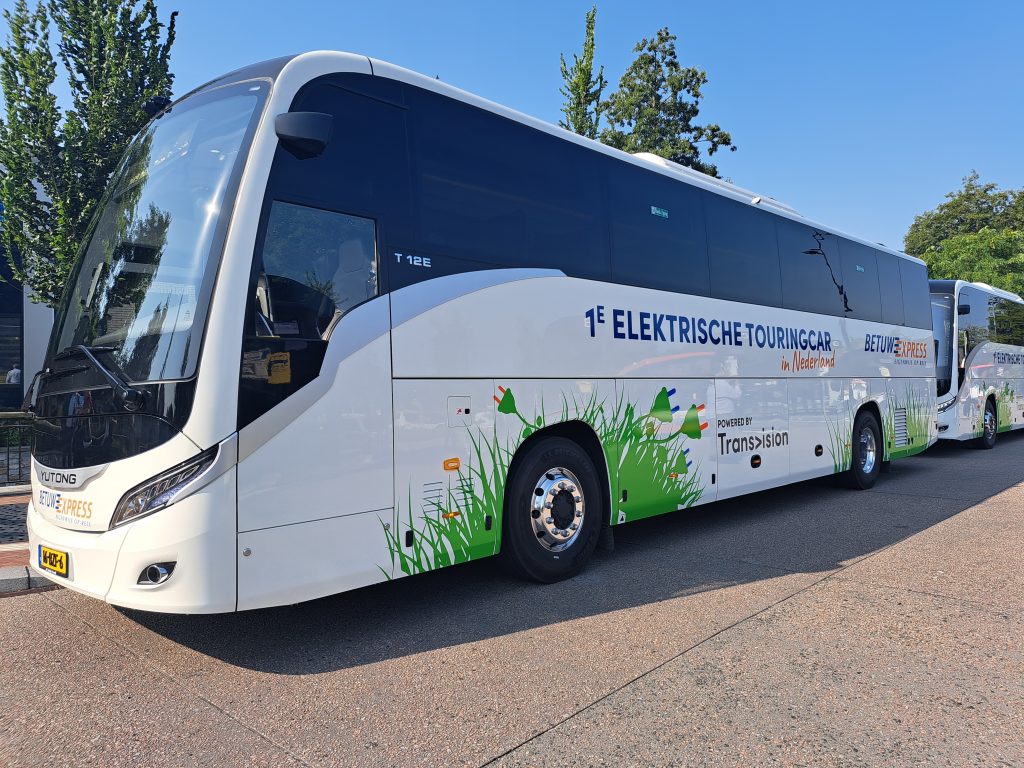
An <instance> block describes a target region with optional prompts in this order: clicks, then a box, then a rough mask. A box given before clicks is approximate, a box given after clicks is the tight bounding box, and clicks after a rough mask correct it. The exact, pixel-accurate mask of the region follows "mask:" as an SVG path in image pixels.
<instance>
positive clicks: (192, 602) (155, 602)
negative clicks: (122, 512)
mask: <svg viewBox="0 0 1024 768" xmlns="http://www.w3.org/2000/svg"><path fill="white" fill-rule="evenodd" d="M235 508H236V506H235V472H234V469H232V470H230V471H228V472H225V473H224V474H223V475H221V476H220V477H219V478H217V479H216V480H214V481H213V482H211V483H210V484H209V485H207V486H206V487H204V488H202V489H201V490H199V491H197V492H195V493H193V494H192V495H190V496H188V497H186V498H184V499H181V500H180V501H177V502H175V503H174V504H172V505H171V506H169V507H166V508H165V509H162V510H160V511H159V512H155V513H154V514H152V515H149V516H148V517H143V518H141V519H139V520H136V521H135V522H131V523H127V524H125V525H123V526H119V527H117V528H114V529H113V530H110V531H104V532H101V533H86V532H82V531H75V530H68V529H65V528H61V527H59V526H56V525H54V524H53V523H50V522H48V521H47V520H46V519H44V518H43V516H42V515H40V514H39V513H38V512H36V510H35V504H34V503H30V504H29V507H28V534H29V545H30V550H29V564H30V566H31V568H32V570H33V571H34V572H35V573H38V574H39V575H41V576H44V577H45V578H47V579H49V580H50V581H52V582H53V583H55V584H59V585H60V586H62V587H67V588H68V589H71V590H74V591H76V592H81V593H82V594H84V595H88V596H90V597H95V598H97V599H99V600H105V601H106V602H108V603H111V604H113V605H119V606H123V607H125V608H135V609H139V610H144V611H160V612H165V613H223V612H226V611H233V610H235V604H236V597H237V591H236V562H237V554H236V551H235V550H236V542H237V536H236V518H235ZM41 544H45V545H46V546H47V547H51V548H53V549H57V550H60V551H62V552H67V553H68V576H67V578H63V577H61V576H57V575H55V574H53V573H50V572H49V571H46V570H43V569H41V568H40V567H39V545H41ZM167 562H173V563H175V568H174V572H173V573H172V574H171V577H170V578H169V579H168V580H167V581H165V582H164V583H162V584H139V583H138V582H139V575H140V574H141V573H142V572H143V570H144V569H145V568H146V567H147V566H148V565H150V564H153V563H167Z"/></svg>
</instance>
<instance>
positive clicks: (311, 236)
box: [239, 200, 377, 426]
mask: <svg viewBox="0 0 1024 768" xmlns="http://www.w3.org/2000/svg"><path fill="white" fill-rule="evenodd" d="M376 294H377V253H376V227H375V224H374V222H373V220H372V219H366V218H363V217H360V216H351V215H347V214H344V213H336V212H333V211H325V210H320V209H316V208H309V207H306V206H302V205H294V204H291V203H285V202H282V201H280V200H275V201H274V202H273V203H272V204H271V208H270V215H269V217H268V220H267V224H266V229H265V234H264V236H263V242H262V249H261V250H260V251H258V253H257V263H256V270H255V274H254V276H253V282H252V285H251V286H250V297H249V316H248V318H247V322H246V328H245V336H244V338H243V341H242V370H241V383H240V393H239V423H240V425H242V426H244V425H245V424H248V423H250V422H251V421H253V420H254V419H255V418H256V417H257V416H259V415H261V414H263V413H265V412H266V411H268V410H270V408H272V407H273V406H275V405H277V404H278V403H279V402H281V401H282V400H284V399H285V398H286V397H288V396H289V395H291V394H292V393H294V392H296V391H297V390H298V389H300V388H301V387H303V386H305V385H306V384H308V383H309V382H311V381H312V380H313V379H315V378H316V377H317V376H319V375H320V366H321V364H322V363H323V360H324V353H325V352H326V351H327V341H328V339H330V337H331V333H332V332H333V331H334V328H335V326H337V324H338V322H339V321H340V320H341V318H342V317H343V316H344V315H345V313H346V312H348V311H349V310H351V309H352V308H353V307H355V306H357V305H359V304H361V303H362V302H364V301H366V300H367V299H369V298H372V297H373V296H375V295H376Z"/></svg>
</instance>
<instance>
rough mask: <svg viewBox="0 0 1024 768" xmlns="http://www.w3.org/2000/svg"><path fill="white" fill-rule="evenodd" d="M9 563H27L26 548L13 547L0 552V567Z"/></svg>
mask: <svg viewBox="0 0 1024 768" xmlns="http://www.w3.org/2000/svg"><path fill="white" fill-rule="evenodd" d="M9 565H28V550H27V549H14V550H11V551H9V552H0V568H6V567H7V566H9Z"/></svg>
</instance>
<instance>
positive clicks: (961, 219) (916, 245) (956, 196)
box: [903, 171, 1024, 256]
mask: <svg viewBox="0 0 1024 768" xmlns="http://www.w3.org/2000/svg"><path fill="white" fill-rule="evenodd" d="M985 227H988V228H990V229H993V230H1002V229H1010V228H1013V229H1019V230H1024V190H1017V191H1014V190H1001V189H999V188H998V186H997V185H996V184H982V183H980V177H979V176H978V172H977V171H972V172H971V174H970V175H969V176H966V177H965V178H964V180H963V187H962V188H961V189H958V190H956V191H955V192H950V193H949V194H947V195H946V201H945V202H944V203H941V204H940V205H939V206H937V207H936V208H935V210H932V211H926V212H925V213H922V214H921V215H919V216H916V217H914V223H913V224H911V225H910V229H909V230H908V231H907V234H906V236H904V238H903V247H904V250H905V251H906V252H907V253H910V254H913V255H915V256H923V255H924V254H925V253H926V252H927V251H928V250H929V249H935V248H941V247H942V244H943V242H944V241H946V240H948V239H949V238H951V237H954V236H956V235H970V234H974V233H977V232H980V231H981V230H982V229H984V228H985Z"/></svg>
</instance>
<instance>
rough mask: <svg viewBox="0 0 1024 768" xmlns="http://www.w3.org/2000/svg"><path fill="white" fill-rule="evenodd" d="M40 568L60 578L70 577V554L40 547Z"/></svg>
mask: <svg viewBox="0 0 1024 768" xmlns="http://www.w3.org/2000/svg"><path fill="white" fill-rule="evenodd" d="M39 567H40V568H42V569H43V570H46V571H49V572H50V573H56V574H57V575H58V576H65V577H66V576H67V575H68V553H67V552H61V551H60V550H59V549H50V548H49V547H44V546H43V545H42V544H40V545H39Z"/></svg>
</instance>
